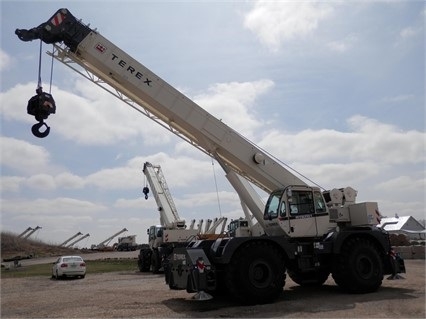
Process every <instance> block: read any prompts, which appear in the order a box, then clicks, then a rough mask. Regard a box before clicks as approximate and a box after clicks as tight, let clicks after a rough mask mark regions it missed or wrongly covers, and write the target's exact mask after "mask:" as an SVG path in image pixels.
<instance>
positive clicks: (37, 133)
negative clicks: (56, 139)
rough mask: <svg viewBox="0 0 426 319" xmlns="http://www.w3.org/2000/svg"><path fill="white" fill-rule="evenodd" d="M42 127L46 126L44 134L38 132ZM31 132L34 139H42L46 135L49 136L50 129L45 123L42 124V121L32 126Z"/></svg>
mask: <svg viewBox="0 0 426 319" xmlns="http://www.w3.org/2000/svg"><path fill="white" fill-rule="evenodd" d="M42 126H46V129H45V130H44V132H42V131H40V129H41V127H42ZM31 132H33V135H34V136H36V137H38V138H44V137H46V136H47V135H49V133H50V127H49V126H48V125H47V124H46V123H44V122H43V121H41V122H38V123H36V124H34V125H33V126H32V127H31Z"/></svg>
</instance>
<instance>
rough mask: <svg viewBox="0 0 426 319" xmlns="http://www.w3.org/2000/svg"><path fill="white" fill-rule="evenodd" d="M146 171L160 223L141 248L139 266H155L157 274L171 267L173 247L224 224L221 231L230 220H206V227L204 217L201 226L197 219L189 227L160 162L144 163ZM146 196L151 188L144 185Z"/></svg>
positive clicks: (152, 269)
mask: <svg viewBox="0 0 426 319" xmlns="http://www.w3.org/2000/svg"><path fill="white" fill-rule="evenodd" d="M142 171H143V173H144V174H145V177H146V180H147V182H148V184H149V185H150V187H151V190H152V193H153V195H154V198H155V201H156V203H157V206H158V212H159V213H160V225H153V226H151V227H150V228H148V230H147V234H148V246H144V247H142V248H141V249H140V252H139V256H138V268H139V270H140V271H142V272H146V271H149V270H151V271H152V272H153V273H154V274H155V273H158V272H160V271H163V270H164V268H165V267H166V268H167V262H168V257H169V256H170V254H171V253H172V251H173V249H174V248H176V247H179V246H186V245H187V244H188V242H189V241H190V240H191V239H193V238H195V236H198V235H210V234H214V233H215V230H216V228H217V227H219V226H220V225H221V224H222V226H223V227H222V230H221V233H223V228H224V227H225V224H226V220H227V219H226V218H225V217H220V218H216V219H215V220H214V221H213V220H211V219H209V220H207V221H206V224H205V228H204V231H203V230H202V225H203V223H202V221H200V222H199V224H198V226H199V227H198V228H197V229H195V228H194V224H195V220H194V221H193V222H192V223H191V225H190V227H189V228H187V225H186V221H185V220H184V219H181V218H180V216H179V213H178V211H177V208H176V205H175V203H174V201H173V197H172V194H171V193H170V189H169V186H168V185H167V181H166V178H165V177H164V174H163V170H162V169H161V166H160V165H153V164H151V163H149V162H146V163H144V166H143V170H142ZM143 193H144V194H145V198H146V199H148V193H149V188H148V187H147V186H145V187H144V188H143Z"/></svg>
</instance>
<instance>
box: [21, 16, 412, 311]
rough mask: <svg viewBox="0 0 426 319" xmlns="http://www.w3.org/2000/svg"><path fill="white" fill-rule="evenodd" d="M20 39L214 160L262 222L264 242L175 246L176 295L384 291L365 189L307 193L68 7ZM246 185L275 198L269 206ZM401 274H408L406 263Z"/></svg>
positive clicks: (261, 298) (254, 299)
mask: <svg viewBox="0 0 426 319" xmlns="http://www.w3.org/2000/svg"><path fill="white" fill-rule="evenodd" d="M15 33H16V34H17V36H18V37H19V38H20V39H21V40H23V41H31V40H35V39H40V40H42V41H43V42H45V43H53V44H54V49H53V50H52V52H51V53H50V55H52V56H53V57H54V58H56V59H57V60H59V61H60V62H62V63H64V64H65V65H67V66H69V67H70V68H72V69H73V70H75V71H76V72H78V73H80V74H81V75H83V76H85V77H86V78H87V79H89V80H90V81H92V82H94V83H96V84H98V85H99V86H101V87H102V88H104V89H105V90H107V91H109V92H110V93H112V94H113V95H115V96H116V97H118V98H119V99H120V100H122V101H123V102H125V103H127V104H128V105H129V106H131V107H133V108H134V109H136V110H138V111H139V112H141V113H143V114H145V115H146V116H147V117H149V118H150V119H152V120H154V121H156V122H157V123H159V124H160V125H162V126H163V127H165V128H167V129H169V130H170V131H171V132H173V133H174V134H176V135H178V136H179V137H181V138H182V139H184V140H185V141H187V142H188V143H190V144H191V145H193V146H194V147H196V148H198V149H199V150H201V151H202V152H204V153H206V154H208V155H209V156H211V157H212V158H214V159H215V160H216V161H217V162H218V163H219V164H220V165H221V166H222V168H223V169H224V171H225V173H226V176H227V178H228V180H229V181H230V183H231V184H232V186H233V187H234V189H235V190H236V192H237V193H238V195H239V197H240V199H241V201H242V202H243V205H245V206H247V208H248V209H249V210H250V211H251V213H252V214H253V215H254V216H255V218H256V219H257V221H258V222H259V223H263V225H264V226H263V228H264V231H265V236H249V237H232V238H231V237H227V238H218V239H214V240H208V239H207V240H196V241H193V242H191V243H190V244H189V245H188V246H187V247H182V248H176V249H174V250H173V253H172V254H171V257H170V262H171V266H170V272H169V274H168V276H169V280H168V284H169V287H170V288H171V289H186V290H187V291H188V292H195V293H196V295H195V297H196V298H198V299H202V298H203V297H206V298H209V297H210V294H216V293H219V292H221V291H226V292H227V293H229V294H230V295H231V296H232V297H234V298H236V299H237V300H239V301H241V302H243V303H248V304H255V303H268V302H271V301H273V300H275V299H277V298H278V297H279V296H280V294H281V293H282V291H283V288H284V285H285V279H286V274H288V275H289V276H290V277H291V278H292V279H293V280H294V281H295V282H296V283H298V284H300V285H307V284H315V285H321V284H323V283H324V282H325V280H326V279H327V278H328V277H329V274H330V273H331V274H332V277H333V279H334V281H335V282H336V284H337V285H338V286H339V287H340V288H341V289H342V290H344V291H348V292H353V293H367V292H373V291H376V290H377V289H378V288H379V287H380V286H381V284H382V280H383V276H384V274H391V273H392V267H393V266H394V264H393V262H392V258H391V256H390V251H391V246H390V241H389V235H388V233H387V232H385V231H383V230H382V229H380V228H378V227H376V225H377V224H378V223H379V220H380V213H379V211H378V205H377V203H375V202H365V203H356V202H355V199H356V195H357V192H356V191H355V190H354V189H352V188H350V187H346V188H334V189H332V190H329V191H328V190H327V191H325V190H324V191H321V189H320V188H319V187H316V186H315V187H311V186H308V185H307V184H306V183H305V182H304V180H302V178H299V177H298V176H296V175H295V174H293V173H292V172H291V171H290V168H289V167H287V166H286V165H285V164H284V163H282V162H281V161H279V160H278V159H276V158H275V157H273V156H272V155H270V154H269V153H267V152H266V151H265V150H263V149H261V148H260V147H258V146H257V145H255V144H254V143H252V142H251V141H249V140H247V139H246V138H245V137H243V136H241V135H240V134H239V133H238V132H237V131H235V130H234V129H232V128H230V127H229V126H227V125H226V124H225V123H223V122H222V121H220V120H219V119H217V118H215V117H213V116H212V115H211V114H209V113H208V112H206V111H205V110H204V109H202V108H201V107H200V106H198V105H197V104H196V103H194V102H193V101H191V100H190V99H188V98H187V97H186V96H185V95H183V94H182V93H180V92H179V91H177V90H176V89H175V88H173V87H172V86H170V85H169V84H168V83H167V82H165V81H164V80H162V79H161V78H160V77H159V76H157V75H156V74H154V73H153V72H152V71H150V70H149V69H147V68H146V67H145V66H143V65H142V64H140V63H139V62H137V61H136V60H135V59H133V58H132V57H131V56H129V55H128V54H127V53H125V52H124V51H122V50H121V49H120V48H118V47H117V46H116V45H114V44H113V43H112V42H110V41H109V40H107V39H106V38H105V37H103V36H102V35H101V34H99V32H97V31H96V30H93V29H91V28H90V27H89V26H87V25H85V24H83V23H82V22H81V21H78V20H77V19H76V18H75V17H74V16H73V15H72V14H71V13H70V12H69V11H68V10H67V9H59V10H58V11H57V12H56V13H55V14H54V15H53V16H52V17H51V18H50V19H49V20H48V21H47V22H45V23H42V24H40V25H39V26H38V27H35V28H32V29H30V30H25V29H17V30H16V31H15ZM46 99H47V98H46ZM46 99H43V98H41V99H40V102H34V101H35V99H33V98H32V99H31V100H30V101H32V102H31V112H29V114H30V115H34V116H35V117H36V120H38V121H39V124H36V127H35V128H34V127H33V133H34V131H37V129H38V128H39V127H41V126H42V125H43V124H44V123H43V122H42V121H41V120H40V119H46V118H47V115H49V114H53V113H54V112H53V110H50V111H48V112H50V113H49V114H46V109H47V110H49V108H46V103H45V102H46V101H45V100H46ZM52 100H53V98H52ZM37 103H39V104H37ZM37 115H38V116H37ZM35 135H36V136H37V134H35ZM39 135H40V136H39V137H44V136H41V135H43V134H39ZM44 135H45V134H44ZM247 181H249V182H251V183H253V184H255V185H257V186H258V187H259V188H260V189H262V190H264V191H265V192H267V193H268V194H269V198H268V200H267V202H266V205H265V207H264V209H262V207H261V206H260V205H261V204H260V201H259V200H258V199H259V198H258V197H259V196H258V195H257V196H256V195H255V194H254V193H253V192H252V189H251V188H249V187H247V183H248V182H247ZM246 182H247V183H246ZM398 267H399V272H405V267H404V263H403V261H400V262H398Z"/></svg>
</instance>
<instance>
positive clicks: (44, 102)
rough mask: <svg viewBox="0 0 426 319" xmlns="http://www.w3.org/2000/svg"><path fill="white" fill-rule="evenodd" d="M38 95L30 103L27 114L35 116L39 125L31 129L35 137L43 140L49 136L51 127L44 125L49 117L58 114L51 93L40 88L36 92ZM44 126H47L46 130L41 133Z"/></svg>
mask: <svg viewBox="0 0 426 319" xmlns="http://www.w3.org/2000/svg"><path fill="white" fill-rule="evenodd" d="M36 93H37V95H34V96H33V97H32V98H31V99H30V100H29V101H28V106H27V113H28V114H30V115H33V116H34V117H35V119H36V120H37V121H38V123H36V124H34V125H33V127H32V128H31V131H32V132H33V134H34V136H36V137H39V138H43V137H46V136H47V135H49V132H50V127H49V126H47V124H46V123H44V120H45V119H47V118H48V117H49V115H50V114H54V113H55V112H56V104H55V100H54V99H53V96H52V95H51V94H49V93H46V92H43V88H42V87H38V88H37V90H36ZM42 126H46V130H45V131H44V132H41V131H40V129H41V127H42Z"/></svg>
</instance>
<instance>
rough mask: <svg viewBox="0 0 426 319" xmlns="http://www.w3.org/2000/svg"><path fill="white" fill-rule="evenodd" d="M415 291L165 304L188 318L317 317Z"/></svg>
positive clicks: (297, 293) (296, 290) (295, 292)
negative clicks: (250, 302) (252, 302)
mask: <svg viewBox="0 0 426 319" xmlns="http://www.w3.org/2000/svg"><path fill="white" fill-rule="evenodd" d="M414 292H415V290H413V289H406V288H394V287H381V288H380V289H379V290H378V291H377V292H374V293H368V294H348V293H344V292H342V291H341V290H340V289H339V287H337V286H335V285H323V286H320V287H301V286H293V287H290V288H288V289H285V290H284V291H283V293H282V294H281V296H280V297H279V298H278V299H277V300H275V302H273V303H270V304H263V305H251V306H249V307H248V306H246V305H241V304H238V303H237V302H236V301H233V300H231V299H230V298H229V297H227V296H218V297H215V298H213V299H211V300H206V301H197V300H193V299H191V297H189V298H187V299H183V298H172V299H168V300H165V301H163V304H164V305H165V306H167V307H168V308H170V309H171V310H172V311H174V312H176V313H181V314H183V315H184V316H186V317H194V318H195V317H196V318H207V317H210V318H211V317H222V318H223V317H228V318H230V317H232V318H248V317H250V318H265V317H268V318H272V317H282V316H291V315H292V314H294V313H299V312H304V313H312V315H314V314H318V313H321V312H328V311H340V310H344V311H346V310H349V311H350V310H351V309H354V308H355V305H356V304H363V303H368V302H374V301H385V300H389V301H392V300H404V299H413V298H417V297H415V296H413V295H412V294H413V293H414ZM336 300H338V302H336Z"/></svg>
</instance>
